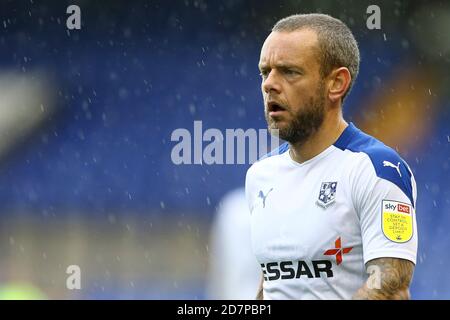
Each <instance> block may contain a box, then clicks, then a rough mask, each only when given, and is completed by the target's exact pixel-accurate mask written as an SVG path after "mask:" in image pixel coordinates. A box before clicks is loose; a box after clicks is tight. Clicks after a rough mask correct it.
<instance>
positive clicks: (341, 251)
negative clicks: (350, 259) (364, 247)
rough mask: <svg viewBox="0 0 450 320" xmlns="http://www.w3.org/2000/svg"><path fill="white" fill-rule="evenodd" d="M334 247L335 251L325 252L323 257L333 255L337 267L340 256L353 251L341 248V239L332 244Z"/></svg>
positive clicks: (349, 248) (340, 260) (350, 248)
mask: <svg viewBox="0 0 450 320" xmlns="http://www.w3.org/2000/svg"><path fill="white" fill-rule="evenodd" d="M334 247H335V249H328V250H327V251H325V253H324V255H326V256H334V255H335V256H336V263H337V265H340V264H341V262H342V256H343V255H344V254H347V253H349V252H350V251H352V249H353V247H348V248H342V245H341V237H339V238H337V240H336V241H335V242H334Z"/></svg>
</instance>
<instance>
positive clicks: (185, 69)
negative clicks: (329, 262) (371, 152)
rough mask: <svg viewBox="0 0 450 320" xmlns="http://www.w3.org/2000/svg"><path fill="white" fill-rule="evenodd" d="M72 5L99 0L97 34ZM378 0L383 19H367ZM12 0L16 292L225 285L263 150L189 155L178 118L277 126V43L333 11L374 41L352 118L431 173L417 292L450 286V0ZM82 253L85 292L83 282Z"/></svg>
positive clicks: (5, 273)
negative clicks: (230, 229)
mask: <svg viewBox="0 0 450 320" xmlns="http://www.w3.org/2000/svg"><path fill="white" fill-rule="evenodd" d="M70 4H78V5H79V6H80V7H81V13H82V29H81V30H79V31H76V30H74V31H69V30H67V28H66V19H67V17H68V15H67V14H66V8H67V6H68V5H70ZM370 4H378V5H379V6H380V8H381V23H382V24H381V26H382V29H381V30H368V29H367V28H366V18H367V16H368V15H367V14H366V8H367V6H368V5H370ZM0 8H1V9H0V96H1V98H0V285H1V288H0V293H1V292H3V294H0V297H5V296H8V293H11V292H12V293H11V294H12V295H13V296H14V297H17V295H14V292H16V291H17V292H19V293H18V294H20V292H22V293H23V292H25V295H28V296H29V297H45V298H49V299H136V298H141V299H184V298H189V299H204V298H207V297H208V295H207V293H206V288H207V286H208V284H207V281H208V277H207V274H208V272H209V265H210V253H209V243H210V236H211V234H210V230H211V226H212V223H213V221H214V218H215V216H216V212H217V208H218V207H219V203H220V200H221V198H222V197H223V196H224V195H225V194H226V193H227V192H228V191H230V190H232V189H234V188H237V187H241V186H242V185H243V183H244V177H245V172H246V170H247V168H248V165H211V166H208V165H180V166H177V165H174V164H173V163H172V161H171V158H170V154H171V149H172V147H173V146H174V144H175V143H174V142H171V141H170V136H171V132H172V131H173V130H175V129H177V128H187V129H191V128H192V127H193V122H194V120H202V121H203V127H204V128H219V129H222V130H225V129H226V128H243V129H248V128H256V129H260V128H261V129H263V128H265V120H264V117H263V107H262V101H261V96H260V91H259V86H260V78H259V75H258V70H257V61H258V57H259V49H260V46H261V44H262V42H263V40H264V38H265V36H266V35H267V34H268V33H269V30H270V28H271V26H272V25H273V23H275V22H276V21H277V20H278V19H279V18H282V17H284V16H287V15H290V14H293V13H299V12H303V13H304V12H323V13H329V14H331V15H334V16H336V17H338V18H340V19H342V20H343V21H345V22H346V23H347V24H348V25H349V26H350V28H351V29H352V31H353V32H354V33H355V36H356V38H357V40H358V42H359V44H360V49H361V53H362V64H361V71H360V75H359V78H358V81H357V83H356V86H355V88H354V89H353V92H352V94H351V95H350V96H349V98H348V99H347V102H346V104H345V116H346V118H347V119H349V120H351V121H353V122H355V123H356V125H358V126H359V127H361V128H362V129H364V130H366V131H367V132H369V133H371V134H373V135H374V136H376V137H378V138H380V139H381V140H383V141H384V142H385V143H386V144H388V145H390V146H392V147H394V148H396V149H397V150H399V151H400V152H401V154H402V156H403V157H404V158H405V159H406V160H407V161H408V163H409V164H410V166H411V167H412V170H413V171H414V173H415V176H416V180H417V184H418V194H419V196H418V205H417V219H418V226H419V228H420V230H419V241H420V245H419V253H418V264H417V267H416V271H415V275H414V281H413V285H412V288H411V293H412V296H413V298H415V299H449V298H450V276H449V275H447V273H446V266H448V265H449V264H450V255H449V253H448V252H449V251H448V250H449V247H450V246H449V244H450V235H449V232H448V229H449V228H450V215H449V213H450V181H449V178H450V175H449V172H450V168H449V166H450V130H449V123H450V103H449V101H450V100H449V98H450V90H449V89H448V88H450V77H449V76H450V72H449V70H450V58H449V57H450V33H449V32H448V30H450V6H449V3H448V1H376V3H372V2H368V1H276V2H273V1H237V0H232V1H225V2H214V3H212V2H209V1H202V0H194V1H192V0H185V1H175V2H170V4H169V3H168V2H165V1H131V2H128V1H108V2H106V1H39V0H35V1H25V0H24V1H5V0H3V1H1V4H0ZM235 263H236V264H238V263H239V261H236V262H235ZM71 264H75V265H79V266H80V268H81V275H82V289H81V290H73V291H71V290H68V289H67V288H66V278H67V276H68V275H67V274H66V272H65V271H66V268H67V266H69V265H71ZM2 290H3V291H2Z"/></svg>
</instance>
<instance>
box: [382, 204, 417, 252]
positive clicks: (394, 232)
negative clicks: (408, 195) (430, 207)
mask: <svg viewBox="0 0 450 320" xmlns="http://www.w3.org/2000/svg"><path fill="white" fill-rule="evenodd" d="M381 210H382V213H383V214H382V220H381V223H382V226H383V233H384V235H385V236H386V238H388V239H389V240H391V241H394V242H397V243H402V242H407V241H409V240H410V239H411V237H412V235H413V219H412V215H413V208H412V206H411V205H409V204H407V203H402V202H398V201H389V200H383V202H382V209H381Z"/></svg>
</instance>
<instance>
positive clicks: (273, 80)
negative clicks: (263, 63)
mask: <svg viewBox="0 0 450 320" xmlns="http://www.w3.org/2000/svg"><path fill="white" fill-rule="evenodd" d="M261 87H262V90H263V92H265V93H270V92H271V91H272V92H276V93H280V92H281V85H280V80H279V78H278V76H277V72H276V71H275V70H271V71H270V72H269V74H268V75H267V77H266V78H265V79H264V80H263V82H262V84H261Z"/></svg>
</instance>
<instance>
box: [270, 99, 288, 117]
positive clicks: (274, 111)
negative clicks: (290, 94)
mask: <svg viewBox="0 0 450 320" xmlns="http://www.w3.org/2000/svg"><path fill="white" fill-rule="evenodd" d="M285 111H286V107H285V106H283V105H281V104H279V103H278V102H275V101H270V102H268V103H267V112H268V114H269V116H271V117H276V116H278V115H280V114H282V113H283V112H285Z"/></svg>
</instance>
